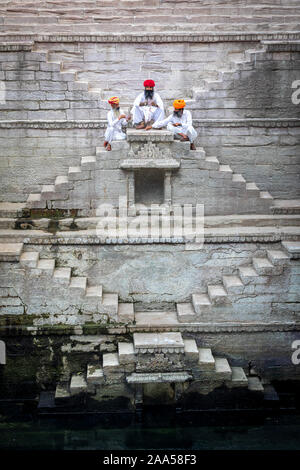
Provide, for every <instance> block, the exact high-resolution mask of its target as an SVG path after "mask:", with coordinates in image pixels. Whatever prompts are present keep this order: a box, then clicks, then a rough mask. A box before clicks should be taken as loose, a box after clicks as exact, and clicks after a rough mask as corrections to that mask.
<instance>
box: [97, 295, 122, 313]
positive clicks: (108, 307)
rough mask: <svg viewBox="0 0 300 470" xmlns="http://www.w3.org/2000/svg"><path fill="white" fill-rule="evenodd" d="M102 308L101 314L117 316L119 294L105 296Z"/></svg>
mask: <svg viewBox="0 0 300 470" xmlns="http://www.w3.org/2000/svg"><path fill="white" fill-rule="evenodd" d="M101 308H102V312H101V313H114V314H115V315H117V314H118V309H119V298H118V294H103V295H102V306H101ZM99 310H100V308H99Z"/></svg>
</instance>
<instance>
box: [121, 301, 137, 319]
mask: <svg viewBox="0 0 300 470" xmlns="http://www.w3.org/2000/svg"><path fill="white" fill-rule="evenodd" d="M118 319H119V321H120V322H124V323H132V322H133V321H134V306H133V304H131V303H119V307H118Z"/></svg>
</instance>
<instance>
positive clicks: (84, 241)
mask: <svg viewBox="0 0 300 470" xmlns="http://www.w3.org/2000/svg"><path fill="white" fill-rule="evenodd" d="M282 240H289V241H298V240H300V227H297V226H291V227H289V226H284V227H279V228H277V227H270V226H269V227H258V228H256V227H235V226H233V227H228V228H224V229H221V228H212V229H205V232H204V243H245V242H251V243H252V242H262V243H267V242H279V241H282ZM0 242H1V243H24V244H32V243H34V244H37V245H69V244H72V245H148V244H150V245H155V244H171V245H173V244H186V247H187V248H188V249H201V245H200V246H199V244H197V243H193V241H191V240H189V239H186V240H185V239H184V238H182V237H180V238H178V237H170V238H161V237H160V238H145V237H141V238H122V239H121V238H107V237H103V238H101V237H98V236H97V235H96V230H81V231H76V232H75V231H74V232H71V231H69V232H57V233H56V234H51V233H49V232H45V231H42V230H8V229H6V230H0Z"/></svg>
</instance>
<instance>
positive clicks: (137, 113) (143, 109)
mask: <svg viewBox="0 0 300 470" xmlns="http://www.w3.org/2000/svg"><path fill="white" fill-rule="evenodd" d="M143 101H147V102H148V103H149V104H150V102H151V101H154V103H156V104H157V105H158V108H156V107H155V106H140V103H141V102H143ZM131 114H132V116H133V124H139V123H140V122H142V121H144V122H145V123H147V122H149V121H151V120H153V121H154V122H156V121H161V120H162V119H164V117H165V112H164V104H163V102H162V99H161V97H160V96H159V94H158V93H156V92H154V94H153V98H152V99H149V98H148V99H147V100H146V98H145V93H144V92H142V93H140V94H139V95H138V96H137V97H136V99H135V101H134V103H133V107H132V109H131Z"/></svg>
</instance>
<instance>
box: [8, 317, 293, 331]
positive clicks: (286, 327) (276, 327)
mask: <svg viewBox="0 0 300 470" xmlns="http://www.w3.org/2000/svg"><path fill="white" fill-rule="evenodd" d="M28 317H29V315H28ZM0 318H1V317H0ZM28 320H30V318H28ZM82 328H84V330H85V334H89V328H90V331H91V334H93V335H94V334H96V332H97V331H99V334H103V329H105V334H112V335H122V336H123V335H124V334H126V333H130V334H131V333H135V332H139V331H141V332H155V333H157V332H159V333H160V332H170V330H172V332H181V333H182V332H186V333H214V334H218V333H253V332H288V331H293V332H295V331H300V322H280V323H279V322H272V323H262V322H257V323H253V322H252V323H246V322H245V323H237V322H235V323H233V322H223V323H222V322H220V323H177V324H175V323H174V324H171V323H170V324H169V325H155V326H150V325H144V326H143V325H141V326H137V325H128V326H127V327H125V326H120V325H116V326H113V325H111V324H110V325H105V324H102V325H96V324H94V325H92V324H91V325H84V324H83V325H74V326H71V325H65V326H63V325H40V326H24V325H20V324H17V323H16V325H14V324H10V325H6V326H0V333H1V335H2V336H19V335H20V334H22V335H25V336H43V335H47V336H48V335H50V334H51V335H58V336H61V335H65V334H68V335H74V334H75V335H79V334H80V335H83V329H82ZM107 328H108V330H107Z"/></svg>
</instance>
